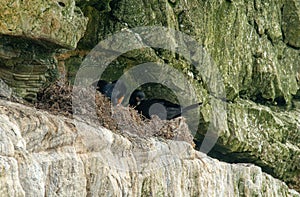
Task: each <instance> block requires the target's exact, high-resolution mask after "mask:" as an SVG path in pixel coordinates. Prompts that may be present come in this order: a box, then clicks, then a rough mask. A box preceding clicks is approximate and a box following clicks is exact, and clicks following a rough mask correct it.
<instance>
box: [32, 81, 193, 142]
mask: <svg viewBox="0 0 300 197" xmlns="http://www.w3.org/2000/svg"><path fill="white" fill-rule="evenodd" d="M72 89H73V88H72V86H70V85H65V84H62V83H59V82H56V83H54V84H53V85H51V86H50V87H48V88H46V89H44V90H42V91H41V92H40V93H39V95H38V101H37V102H36V103H35V106H36V108H39V109H44V110H47V111H50V112H51V113H53V114H62V115H64V116H67V117H69V118H73V109H72ZM81 94H82V95H84V96H83V97H82V98H86V95H87V94H86V93H85V91H83V92H82V93H81ZM92 96H93V97H91V99H94V101H95V102H94V103H95V104H96V106H94V107H93V105H92V104H91V102H90V101H91V100H89V98H87V99H85V100H82V99H81V100H80V103H79V105H80V111H76V114H82V115H84V116H85V115H86V114H89V112H90V111H92V110H94V111H96V114H97V117H96V118H93V117H91V121H92V122H95V121H96V122H97V124H100V125H101V126H103V127H106V128H108V129H109V130H111V131H113V132H115V133H119V134H122V135H124V136H127V137H129V136H131V137H132V136H138V137H159V138H164V139H173V140H179V141H186V142H188V143H190V144H191V145H193V146H194V142H193V136H192V135H191V133H190V131H189V129H188V126H187V124H186V122H185V119H184V118H183V117H179V118H176V119H173V120H160V119H159V118H158V117H156V116H153V117H152V119H151V120H148V119H144V118H143V117H142V116H141V115H140V114H138V113H137V112H136V110H134V109H132V108H129V107H123V106H116V107H112V106H111V103H110V101H109V100H108V99H107V98H106V97H104V96H103V95H101V94H100V93H97V92H95V95H92Z"/></svg>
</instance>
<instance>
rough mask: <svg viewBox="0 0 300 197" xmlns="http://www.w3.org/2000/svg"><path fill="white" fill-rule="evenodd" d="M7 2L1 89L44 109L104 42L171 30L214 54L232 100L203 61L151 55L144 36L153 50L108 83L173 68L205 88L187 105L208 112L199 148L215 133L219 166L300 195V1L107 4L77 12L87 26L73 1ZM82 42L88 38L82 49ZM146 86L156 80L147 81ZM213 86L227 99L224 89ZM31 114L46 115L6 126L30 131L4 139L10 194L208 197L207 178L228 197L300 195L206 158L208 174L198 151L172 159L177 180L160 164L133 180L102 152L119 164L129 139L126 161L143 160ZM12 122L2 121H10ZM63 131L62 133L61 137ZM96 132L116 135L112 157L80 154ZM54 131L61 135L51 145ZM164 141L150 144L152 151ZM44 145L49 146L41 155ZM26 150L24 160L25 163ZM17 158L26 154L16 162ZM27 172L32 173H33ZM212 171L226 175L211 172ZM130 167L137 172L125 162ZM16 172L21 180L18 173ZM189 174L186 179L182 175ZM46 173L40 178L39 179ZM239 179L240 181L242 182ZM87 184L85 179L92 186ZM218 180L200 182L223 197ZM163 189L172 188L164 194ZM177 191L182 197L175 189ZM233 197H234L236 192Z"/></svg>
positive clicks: (0, 49)
mask: <svg viewBox="0 0 300 197" xmlns="http://www.w3.org/2000/svg"><path fill="white" fill-rule="evenodd" d="M0 2H1V5H0V10H1V13H0V21H1V23H0V27H1V28H0V29H1V30H0V31H2V32H0V33H1V35H0V40H1V44H0V78H2V79H3V80H4V82H6V83H7V84H8V85H9V87H12V88H13V90H14V92H16V93H17V94H19V95H21V96H22V97H24V98H26V99H28V100H34V99H35V98H36V92H37V91H38V89H39V88H40V87H42V86H43V85H45V84H47V82H51V80H52V79H55V78H57V77H58V76H59V74H61V73H62V72H63V73H64V74H65V75H66V76H67V77H70V78H69V79H70V81H73V80H74V78H75V77H76V72H77V71H78V69H79V67H80V65H81V63H82V61H83V59H84V57H85V56H86V54H88V53H89V52H90V50H91V49H93V48H94V47H95V45H96V44H98V42H99V41H101V40H104V39H106V38H108V36H109V35H114V34H115V33H116V32H126V31H128V32H130V30H131V29H132V28H135V27H139V26H160V27H161V26H163V27H168V28H172V29H175V30H178V31H180V32H183V33H185V34H187V35H189V36H190V37H192V38H194V39H195V40H196V41H197V43H198V44H199V45H200V46H202V47H203V48H204V49H205V51H207V54H209V56H210V58H211V59H210V60H211V61H212V62H213V63H214V65H216V68H217V69H218V71H219V72H220V74H221V79H222V82H223V83H224V87H225V96H224V97H218V96H216V95H215V94H214V92H213V91H212V90H211V89H210V88H208V82H207V81H206V80H205V79H207V78H209V77H207V76H205V75H206V74H207V75H212V74H213V73H215V71H216V70H214V68H213V67H211V66H210V65H207V66H206V67H203V68H204V70H205V71H204V72H202V73H201V72H198V71H197V70H196V69H195V68H194V67H193V65H192V63H191V62H192V61H193V58H192V59H191V61H188V60H187V58H185V57H182V56H181V55H179V54H176V53H174V52H171V51H168V50H164V49H160V48H159V47H147V44H148V43H147V42H146V39H144V37H143V35H142V34H141V33H140V32H131V33H133V34H134V36H135V37H136V38H143V39H140V40H139V43H138V44H140V45H141V46H143V47H142V48H141V49H140V48H137V49H135V50H130V51H127V52H126V53H123V54H122V55H120V56H119V57H118V58H116V59H114V61H113V62H112V63H111V64H110V66H109V67H108V68H107V70H106V72H105V74H104V77H105V78H106V79H109V80H114V79H117V78H118V77H120V76H122V75H123V74H124V73H125V72H127V71H129V70H130V69H132V68H134V66H135V65H139V64H142V63H146V62H156V63H161V64H162V63H165V65H170V66H171V67H172V68H176V69H177V70H178V71H179V72H180V73H182V74H183V76H184V77H186V78H187V79H188V82H189V84H191V85H192V86H194V87H195V91H194V92H192V93H191V94H188V95H186V97H195V98H197V99H199V98H200V100H201V101H203V102H204V104H203V106H202V107H201V109H200V116H199V123H200V124H199V129H198V131H197V133H195V137H196V140H197V141H198V144H199V146H201V143H202V140H203V139H204V138H205V136H206V131H207V130H208V129H209V128H212V129H213V130H214V131H215V133H214V137H215V136H217V137H218V141H217V143H216V145H215V146H214V148H213V150H212V151H211V152H210V153H209V156H213V157H216V158H218V159H220V160H223V161H226V162H243V163H245V162H247V163H248V162H250V163H253V164H255V165H257V166H259V167H261V168H262V170H263V171H264V172H266V173H268V174H269V175H272V176H273V177H276V178H278V179H280V180H281V181H284V182H285V183H287V184H288V185H289V186H290V187H293V188H295V189H297V190H298V191H300V143H299V141H300V139H299V136H300V121H299V117H300V110H299V109H300V91H299V85H300V82H299V81H300V74H299V73H300V67H299V65H300V50H299V48H300V43H299V41H300V38H299V36H300V33H299V32H300V30H299V28H300V11H299V10H300V5H299V1H298V0H278V1H273V0H252V1H243V0H235V1H231V0H219V1H204V0H189V1H183V0H159V1H153V0H152V1H151V0H150V1H139V0H131V1H125V0H119V1H110V0H106V1H101V3H99V2H98V1H94V0H89V1H86V0H77V1H75V2H76V6H78V7H80V9H81V10H82V11H83V13H84V15H85V17H88V18H89V20H88V21H89V22H88V24H87V19H86V18H85V17H84V16H83V15H82V14H81V11H79V8H77V7H76V6H75V2H74V0H73V1H71V0H70V1H51V2H50V1H46V2H44V1H43V2H42V1H38V0H36V1H26V2H25V1H11V2H7V1H5V2H4V1H0ZM83 34H84V37H83V38H82V39H81V40H80V41H79V39H80V38H81V37H82V36H83ZM158 37H159V36H158ZM114 41H116V40H114ZM126 41H127V42H126ZM163 41H164V42H166V43H172V44H173V46H174V48H176V47H177V46H178V43H180V42H181V41H182V40H180V39H177V38H176V37H175V36H174V35H173V34H170V35H169V37H168V39H166V40H163ZM77 42H78V45H77ZM116 42H117V45H115V46H114V47H116V48H117V47H122V46H123V45H124V43H125V45H126V44H128V39H127V40H126V39H123V40H122V39H120V40H117V41H116ZM184 42H185V44H186V45H187V46H188V45H189V44H191V43H190V42H189V41H188V40H184ZM111 43H112V42H111ZM129 44H132V43H129ZM133 44H135V43H133ZM75 47H77V48H76V49H75V50H74V51H68V52H66V53H63V52H61V51H60V52H61V53H62V54H61V53H60V54H59V55H58V58H55V57H56V56H55V55H54V53H55V52H56V51H57V49H61V48H68V49H74V48H75ZM189 54H190V56H192V57H194V56H196V57H197V55H198V56H199V51H189ZM102 55H104V56H105V55H106V54H100V57H102ZM206 63H207V62H206ZM205 65H206V64H205ZM159 73H160V72H159ZM166 73H167V72H166ZM158 76H159V78H161V79H164V77H168V76H169V75H168V73H167V74H163V75H158ZM143 77H145V78H146V74H144V72H143ZM171 77H173V78H172V79H173V80H165V81H167V82H168V83H169V84H172V83H173V82H174V81H179V76H171ZM211 85H212V86H213V87H215V88H218V85H219V84H217V83H215V84H211ZM0 87H2V86H1V84H0ZM3 87H5V88H6V90H3V91H0V96H4V97H9V95H10V94H11V90H10V89H9V88H7V86H3ZM177 88H178V91H177V92H181V91H183V90H184V89H185V86H184V85H183V84H179V86H178V87H177ZM148 89H149V90H151V91H149V92H148V94H147V96H158V97H162V98H166V99H168V100H171V101H174V102H175V101H176V98H175V95H174V94H171V93H170V90H168V89H167V88H165V87H163V86H156V85H153V84H152V85H150V86H149V87H145V90H148ZM3 105H4V104H3ZM5 105H9V107H7V108H8V109H7V111H11V110H14V109H15V108H16V107H14V104H7V103H6V104H5ZM214 105H222V106H225V107H224V109H226V114H225V115H224V114H221V113H220V114H218V112H217V111H214V110H212V109H213V107H214ZM11 108H12V109H11ZM2 109H4V108H2ZM26 110H28V111H30V112H32V114H40V115H36V116H33V117H32V118H31V117H29V115H28V116H25V117H23V115H21V114H23V113H25V112H22V113H21V112H20V113H19V112H17V111H16V112H14V113H16V114H20V117H19V118H21V117H22V118H21V119H22V120H23V119H26V118H28V120H27V123H26V121H25V120H24V121H23V122H22V121H19V120H16V118H14V117H12V118H11V119H12V120H10V119H7V118H5V119H4V120H5V121H4V120H3V122H5V123H3V124H2V122H1V124H2V127H5V128H6V127H9V128H10V127H16V128H17V127H19V130H20V132H19V133H20V134H18V133H17V134H13V133H11V132H12V131H11V130H9V129H8V130H9V132H10V133H11V135H12V136H15V137H16V136H17V138H16V139H14V140H12V139H9V137H5V136H4V135H3V138H2V137H1V138H0V139H3V143H5V144H8V145H7V148H1V150H2V151H3V155H6V157H7V158H5V160H4V161H5V162H4V163H3V165H4V166H6V168H3V169H12V170H11V171H7V174H6V175H7V177H11V179H10V180H9V181H8V182H10V183H12V184H10V186H9V188H6V191H8V190H9V191H10V192H14V191H15V192H17V191H20V192H21V193H20V194H21V195H22V194H24V191H25V190H26V189H27V188H29V189H28V191H36V192H41V193H42V194H44V193H46V194H49V193H52V192H53V191H55V192H57V193H60V192H63V191H65V189H61V188H68V189H69V188H81V189H74V192H75V191H76V192H79V193H74V194H73V195H84V194H92V192H90V191H96V192H97V194H99V195H100V194H102V193H101V192H103V191H104V189H103V188H108V190H109V191H110V192H112V193H111V195H113V194H117V195H118V194H120V193H118V192H121V193H123V194H129V193H130V192H131V193H130V194H133V195H138V194H143V193H142V191H145V192H146V193H144V194H145V195H146V194H149V192H150V193H151V194H153V193H157V194H169V193H170V194H172V192H173V191H179V190H180V191H182V194H183V193H184V194H185V192H191V193H187V194H191V195H192V194H195V195H196V196H197V191H198V189H199V188H201V187H202V186H199V187H198V186H196V184H199V181H196V179H197V180H198V179H201V178H203V176H202V174H201V176H200V175H199V176H194V175H195V174H196V175H197V173H200V172H201V173H202V172H203V174H204V175H205V174H206V173H213V174H211V175H212V176H215V177H221V178H220V181H221V180H225V179H226V183H228V185H231V183H232V182H234V184H233V185H234V186H233V187H229V186H228V190H230V189H231V191H233V194H242V193H243V192H244V193H245V195H248V194H249V195H252V194H253V195H255V191H260V192H261V193H267V192H262V191H268V192H271V193H272V192H276V191H277V192H278V193H277V194H278V195H285V194H288V193H289V192H290V191H291V190H289V191H288V190H287V189H281V188H286V186H285V185H284V184H283V183H281V182H280V181H277V180H275V179H273V178H271V177H270V176H269V175H266V174H265V173H262V172H261V171H260V169H259V168H258V167H253V166H250V167H245V166H244V165H230V164H225V163H222V162H218V161H216V160H212V159H210V158H208V157H206V156H204V155H202V154H200V157H201V158H203V160H204V162H201V161H200V160H197V159H187V158H191V157H192V155H198V154H199V153H196V152H195V151H194V150H190V151H189V153H188V154H187V155H185V156H182V157H176V158H177V159H174V158H173V160H174V162H175V163H176V162H177V163H176V166H178V169H177V168H176V169H175V168H174V167H172V165H169V166H168V167H164V168H161V169H159V170H158V171H155V172H153V171H151V169H153V168H151V167H152V166H151V165H152V163H150V164H149V163H148V164H145V163H143V162H141V163H142V164H143V166H142V167H145V165H146V167H145V169H149V171H147V170H146V171H147V172H143V173H141V174H133V175H132V176H131V175H128V173H126V172H127V171H126V170H125V172H124V173H123V174H122V173H121V172H120V171H116V170H115V169H114V168H111V167H109V166H107V163H108V162H111V161H112V162H113V161H115V160H114V158H115V157H112V158H107V157H108V155H106V154H105V153H101V154H100V153H99V152H101V151H102V150H103V151H106V152H114V153H116V154H117V153H120V152H118V151H117V150H116V147H114V146H113V145H112V143H111V141H109V140H116V139H117V138H118V140H117V141H118V142H119V143H120V144H122V145H123V146H124V147H127V148H123V149H124V151H125V152H124V153H122V154H125V155H127V154H128V155H131V154H134V152H135V151H136V150H132V152H130V151H131V147H132V146H133V145H132V144H131V143H130V142H129V141H127V140H126V139H124V138H122V137H120V136H117V135H114V134H111V133H110V132H109V131H106V130H103V129H100V130H97V129H95V128H93V127H92V126H87V125H85V126H84V127H83V129H78V130H76V129H74V128H73V127H72V126H71V124H67V125H68V126H66V125H65V123H64V121H67V122H70V120H66V119H63V120H57V121H58V122H57V123H55V124H54V123H53V121H54V120H56V118H55V117H52V116H51V118H50V120H48V118H46V116H45V115H42V113H41V112H34V110H33V109H29V108H27V109H26ZM4 112H5V111H3V114H6V113H4ZM12 114H13V113H11V114H10V116H12ZM25 114H27V112H26V113H25ZM29 114H30V113H29ZM3 116H8V115H3ZM1 117H2V116H1ZM195 118H198V116H197V117H195ZM214 118H215V119H214ZM17 119H18V118H17ZM11 121H13V123H11ZM49 121H50V123H49ZM28 122H30V124H28ZM31 122H32V123H31ZM54 122H56V121H54ZM20 124H21V125H20ZM56 124H58V125H59V126H55V125H56ZM37 125H40V126H37ZM42 125H43V126H42ZM197 126H198V125H197ZM44 127H45V128H44ZM48 127H49V128H48ZM85 127H86V128H85ZM51 128H53V129H51ZM58 128H59V129H58ZM62 128H63V129H62ZM72 128H73V129H74V130H73V129H72ZM197 128H198V127H197ZM47 129H48V130H47ZM90 129H91V130H93V132H95V133H99V132H100V131H101V132H102V133H105V135H106V134H107V135H109V136H110V137H108V139H109V140H108V142H103V141H96V142H95V143H96V144H99V143H100V144H101V143H102V144H106V146H108V147H106V146H103V147H102V146H101V147H102V148H101V147H94V146H92V147H90V146H89V145H88V144H83V145H81V144H80V143H84V139H85V138H86V137H87V136H86V134H84V133H82V132H83V131H85V130H90ZM24 130H26V131H24ZM46 131H47V132H46ZM48 131H49V132H50V131H52V132H53V133H51V132H50V134H48ZM80 131H82V132H80ZM9 132H8V133H9ZM57 132H58V133H57ZM60 132H61V133H60ZM5 135H7V134H5ZM103 135H104V134H103ZM78 136H81V137H82V138H83V141H82V142H78V140H79V139H80V138H79V137H78ZM106 137H107V136H106ZM63 139H64V140H63ZM89 139H91V140H93V139H94V138H93V137H90V138H89ZM104 139H106V138H104ZM24 140H25V141H24ZM61 140H62V141H61ZM152 140H154V139H152ZM154 141H155V140H154ZM154 141H151V140H150V141H149V142H148V141H145V142H143V143H146V144H147V143H150V144H151V143H154ZM156 143H158V142H156V141H155V143H154V144H156ZM173 143H175V144H176V143H177V142H166V143H161V144H160V143H158V144H160V145H161V147H172V146H173V145H172V144H173ZM15 144H18V146H16V145H15ZM24 144H26V147H24V146H25V145H24ZM37 144H38V145H39V146H36V145H37ZM80 146H81V147H80ZM16 147H17V148H16ZM18 147H21V149H20V150H22V151H25V152H22V151H20V150H19V149H18ZM120 147H122V146H120ZM153 147H156V145H153ZM94 149H96V150H94ZM100 149H101V150H100ZM170 149H172V148H170ZM172 150H173V149H172ZM18 151H19V152H21V153H22V154H17V153H19V152H18ZM26 151H27V152H26ZM126 151H127V152H126ZM81 153H82V155H81ZM98 153H99V154H98ZM112 154H113V153H112ZM7 155H8V156H7ZM20 155H21V156H22V157H21V156H20ZM99 155H100V156H99ZM103 155H104V156H103ZM12 156H13V157H12ZM50 158H55V159H56V161H59V162H53V161H52V160H51V159H50ZM57 158H58V160H57ZM66 158H67V160H66ZM88 158H89V159H88ZM91 158H92V159H91ZM183 158H185V159H183ZM27 159H28V160H27ZM105 159H106V160H105ZM131 159H132V160H130V161H131V162H132V163H136V162H137V161H136V160H135V159H136V158H131ZM25 160H26V161H28V162H24V161H25ZM33 160H35V161H34V162H33ZM16 161H18V162H16ZM31 161H32V162H31ZM103 161H107V162H103ZM99 163H100V164H101V165H99ZM204 163H205V165H204ZM210 163H213V164H214V165H217V166H218V167H212V166H211V165H210ZM21 164H22V165H21ZM122 164H123V163H122ZM136 165H137V164H136ZM153 165H155V162H153ZM8 166H9V167H10V168H9V167H8ZM61 166H66V169H68V170H70V171H69V172H67V171H63V170H61V169H62V167H61ZM124 166H132V165H129V164H126V162H124ZM133 166H134V165H133ZM149 166H150V167H149ZM204 166H206V167H204ZM122 167H123V166H122ZM135 167H136V166H135ZM140 167H141V166H140ZM17 168H18V169H21V170H19V172H18V171H17V170H16V169H17ZM122 169H123V168H122ZM138 169H139V168H138ZM171 169H172V170H174V171H176V173H177V177H175V175H174V177H173V178H170V177H171V174H172V173H173V172H172V170H171ZM179 169H180V170H182V171H180V172H179V171H178V170H179ZM209 169H210V170H209ZM215 169H222V170H224V172H226V173H228V174H231V175H229V176H228V177H224V176H225V175H224V174H223V173H221V172H219V171H218V170H216V171H214V170H215ZM193 170H194V171H193ZM203 170H204V171H203ZM35 171H37V172H38V173H32V172H35ZM23 172H24V174H22V173H23ZM43 173H44V174H43ZM47 173H48V174H47ZM88 173H89V174H88ZM147 173H148V174H147ZM219 173H220V174H219ZM35 174H36V175H35ZM41 174H42V175H41ZM234 174H235V175H234ZM237 174H240V177H238V175H237ZM39 175H41V176H39ZM57 175H61V176H64V177H67V178H66V180H69V182H67V184H66V185H65V182H64V181H62V180H60V179H59V178H58V176H57ZM156 175H157V176H156ZM178 175H180V176H178ZM17 176H19V177H20V178H19V181H18V179H16V178H15V177H17ZM172 176H173V175H172ZM243 176H245V177H247V176H253V177H257V178H256V179H252V180H250V181H249V180H248V179H247V181H244V178H241V177H243ZM45 177H47V178H46V179H45ZM78 177H86V178H85V179H84V180H83V179H80V178H78ZM104 177H105V178H104ZM116 177H118V178H116ZM158 177H159V178H158ZM210 178H211V177H208V178H205V179H203V180H202V179H201V181H200V183H201V184H202V182H205V181H207V184H206V185H209V186H211V184H212V185H214V190H215V192H216V193H219V192H222V191H220V190H218V189H220V188H219V187H216V186H215V185H218V183H219V182H216V181H219V178H218V179H215V178H213V180H211V179H210ZM182 179H183V180H186V181H187V182H188V183H186V182H185V181H182ZM70 180H72V181H70ZM162 180H163V181H165V182H163V183H161V181H162ZM30 181H33V182H30ZM27 182H28V183H29V182H30V184H28V187H27V186H26V187H25V186H24V183H27ZM180 183H181V185H180ZM253 183H257V184H255V187H254V186H253V189H252V190H251V189H249V190H248V186H249V185H250V186H251V185H252V184H253ZM260 183H261V184H260ZM68 184H69V185H68ZM185 184H186V185H185ZM224 184H225V182H224ZM0 185H3V184H0ZM25 185H26V184H25ZM37 185H38V186H37ZM273 185H274V186H273ZM275 185H276V186H275ZM50 186H51V188H50ZM52 186H53V187H52ZM173 186H174V187H173ZM250 186H249V188H250ZM268 186H270V187H268ZM271 186H272V188H271ZM170 187H171V188H172V187H173V188H172V189H168V188H170ZM211 187H213V186H211ZM240 187H241V188H240ZM128 188H130V189H132V191H131V190H130V189H128ZM141 188H143V189H141ZM186 188H192V189H186ZM69 190H70V189H69ZM194 190H195V191H194ZM72 191H73V190H72ZM183 191H184V192H183ZM210 191H212V190H210ZM80 192H81V193H80ZM114 192H116V193H114ZM160 192H161V193H160ZM199 192H200V190H199ZM226 192H227V191H226ZM252 192H253V193H252ZM280 192H281V193H280ZM282 192H286V193H282ZM26 193H27V191H26ZM29 193H30V192H29ZM179 193H180V192H179ZM226 194H228V195H231V194H232V193H230V192H229V191H228V193H226ZM273 194H274V195H275V193H273ZM16 195H17V194H16ZM149 195H150V194H149Z"/></svg>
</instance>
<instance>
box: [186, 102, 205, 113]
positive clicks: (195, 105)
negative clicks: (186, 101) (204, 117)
mask: <svg viewBox="0 0 300 197" xmlns="http://www.w3.org/2000/svg"><path fill="white" fill-rule="evenodd" d="M200 105H202V102H200V103H195V104H192V105H189V106H187V107H185V108H183V109H182V112H181V113H182V114H183V113H186V112H188V111H190V110H192V109H195V108H197V107H199V106H200Z"/></svg>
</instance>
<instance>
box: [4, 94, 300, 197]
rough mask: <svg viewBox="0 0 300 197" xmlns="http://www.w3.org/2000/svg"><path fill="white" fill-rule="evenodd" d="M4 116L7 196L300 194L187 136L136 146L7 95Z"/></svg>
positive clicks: (115, 136)
mask: <svg viewBox="0 0 300 197" xmlns="http://www.w3.org/2000/svg"><path fill="white" fill-rule="evenodd" d="M0 114H1V115H0V135H1V138H0V169H2V170H1V180H0V182H1V184H0V191H1V194H2V195H4V196H86V195H88V196H103V195H106V196H254V195H255V196H300V194H299V193H297V192H296V191H294V190H291V189H289V188H288V187H287V185H286V184H285V183H283V182H281V181H279V180H277V179H275V178H273V177H271V176H270V175H268V174H266V173H264V172H262V171H261V169H260V168H259V167H257V166H254V165H251V164H226V163H224V162H220V161H218V160H215V159H212V158H210V157H208V156H206V155H205V154H202V153H200V152H197V151H195V150H194V149H193V148H192V147H191V146H190V145H188V144H187V143H185V142H179V141H161V140H158V139H155V138H150V139H140V140H139V143H138V145H139V146H138V147H136V145H137V144H136V143H135V142H134V140H133V141H129V140H128V139H126V138H124V137H122V136H120V135H117V134H114V133H112V132H111V131H109V130H107V129H105V128H97V127H94V126H93V125H89V124H86V123H84V122H81V121H80V120H70V119H67V118H64V117H59V116H53V115H50V114H49V113H47V112H43V111H37V110H36V109H33V108H30V107H25V106H22V105H20V104H16V103H11V102H8V101H3V100H0ZM74 123H75V124H76V127H75V125H74ZM180 150H184V151H180Z"/></svg>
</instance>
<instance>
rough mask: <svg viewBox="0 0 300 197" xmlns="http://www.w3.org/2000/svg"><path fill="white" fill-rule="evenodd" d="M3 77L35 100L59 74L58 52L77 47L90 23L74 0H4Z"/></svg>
mask: <svg viewBox="0 0 300 197" xmlns="http://www.w3.org/2000/svg"><path fill="white" fill-rule="evenodd" d="M0 21H1V23H0V29H1V30H0V33H1V36H0V41H1V45H0V78H2V79H4V80H5V82H6V83H7V84H8V85H10V87H12V88H13V90H14V91H15V92H16V93H17V95H19V96H21V97H23V98H26V99H27V100H34V99H35V98H36V94H37V92H38V91H39V89H40V88H41V87H42V86H43V85H45V84H47V82H51V81H53V79H56V78H57V77H58V76H57V75H56V73H57V70H56V64H55V60H54V57H53V56H54V53H55V52H56V50H57V49H59V48H68V49H74V48H75V47H76V46H77V42H78V41H79V39H80V38H81V37H82V36H83V34H84V32H85V28H86V24H87V18H85V17H84V16H83V14H82V12H81V10H80V9H79V8H78V7H76V6H75V2H74V1H73V0H64V1H38V0H35V1H0Z"/></svg>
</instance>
